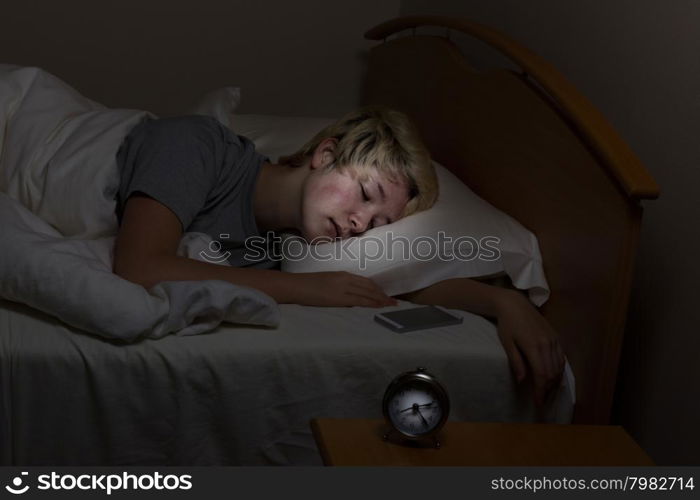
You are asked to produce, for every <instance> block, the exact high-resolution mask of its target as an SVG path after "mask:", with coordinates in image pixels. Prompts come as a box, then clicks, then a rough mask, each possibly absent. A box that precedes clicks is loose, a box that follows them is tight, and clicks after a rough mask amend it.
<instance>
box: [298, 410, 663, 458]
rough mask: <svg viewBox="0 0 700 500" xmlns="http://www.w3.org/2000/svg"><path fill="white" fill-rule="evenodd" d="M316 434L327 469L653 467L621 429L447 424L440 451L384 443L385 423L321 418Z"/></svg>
mask: <svg viewBox="0 0 700 500" xmlns="http://www.w3.org/2000/svg"><path fill="white" fill-rule="evenodd" d="M311 429H312V431H313V434H314V438H315V439H316V444H317V445H318V448H319V450H320V452H321V456H322V457H323V462H324V464H325V465H360V466H374V465H391V466H393V465H411V466H416V465H427V466H436V465H447V466H463V465H491V466H508V465H525V466H572V465H574V466H575V465H577V466H613V465H644V466H649V465H654V462H653V461H652V460H651V458H649V456H648V455H647V454H646V453H645V452H644V451H643V450H642V449H641V448H640V447H639V445H637V443H635V442H634V440H633V439H632V438H631V437H630V436H629V435H628V434H627V433H626V432H625V430H624V429H623V428H622V427H620V426H617V425H561V424H519V423H518V424H510V423H486V422H448V423H447V424H446V425H445V427H444V428H443V429H442V431H440V435H439V438H440V443H441V445H442V446H441V448H439V449H436V448H431V447H416V446H411V445H410V444H411V443H410V442H409V445H408V446H405V445H400V444H397V443H396V442H395V441H393V440H392V441H384V440H383V439H382V435H383V434H384V432H385V430H386V424H385V423H384V421H382V420H370V419H330V418H318V419H313V420H312V421H311Z"/></svg>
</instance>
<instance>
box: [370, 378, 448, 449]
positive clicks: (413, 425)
mask: <svg viewBox="0 0 700 500" xmlns="http://www.w3.org/2000/svg"><path fill="white" fill-rule="evenodd" d="M382 412H383V413H384V418H385V419H386V421H387V424H388V425H389V429H390V431H389V432H396V433H397V434H399V435H400V436H402V437H403V438H405V439H408V440H411V441H419V440H425V439H431V438H432V440H433V442H434V445H435V447H436V448H439V447H440V442H439V441H438V439H437V433H438V431H439V430H440V429H441V428H442V427H443V425H445V422H446V421H447V416H448V415H449V413H450V398H449V397H448V395H447V391H446V390H445V388H444V387H443V386H442V384H441V383H440V382H438V380H437V379H436V378H435V376H434V375H432V374H431V373H429V372H428V371H427V370H426V369H425V368H420V367H419V368H417V369H416V370H415V371H410V372H405V373H402V374H401V375H399V376H397V377H396V378H395V379H394V380H392V381H391V383H390V384H389V386H388V387H387V389H386V391H385V392H384V399H383V401H382ZM389 432H388V433H386V434H384V439H385V440H387V439H389Z"/></svg>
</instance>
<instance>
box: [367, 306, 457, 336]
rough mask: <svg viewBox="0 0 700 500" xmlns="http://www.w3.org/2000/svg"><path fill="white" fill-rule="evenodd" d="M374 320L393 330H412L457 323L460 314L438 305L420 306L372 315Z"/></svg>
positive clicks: (400, 331)
mask: <svg viewBox="0 0 700 500" xmlns="http://www.w3.org/2000/svg"><path fill="white" fill-rule="evenodd" d="M374 321H376V322H377V323H379V324H380V325H383V326H385V327H387V328H389V329H391V330H394V331H395V332H399V333H404V332H413V331H415V330H425V329H426V328H437V327H438V326H449V325H458V324H460V323H461V322H462V317H461V316H456V315H454V314H452V313H450V312H448V311H446V310H445V309H443V308H442V307H440V306H421V307H412V308H410V309H401V310H399V311H391V312H386V313H377V314H375V315H374Z"/></svg>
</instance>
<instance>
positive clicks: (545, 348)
mask: <svg viewBox="0 0 700 500" xmlns="http://www.w3.org/2000/svg"><path fill="white" fill-rule="evenodd" d="M560 353H561V348H560V347H559V343H558V342H557V340H556V339H547V340H542V341H539V342H538V343H537V344H536V346H535V347H534V348H531V350H530V352H529V353H528V361H529V362H530V365H531V368H532V374H533V391H534V398H535V404H537V406H543V405H544V404H545V402H546V401H547V400H549V399H550V397H551V396H553V395H554V394H556V392H557V390H558V388H559V384H560V382H561V376H562V373H563V364H562V362H561V359H562V358H561V356H560Z"/></svg>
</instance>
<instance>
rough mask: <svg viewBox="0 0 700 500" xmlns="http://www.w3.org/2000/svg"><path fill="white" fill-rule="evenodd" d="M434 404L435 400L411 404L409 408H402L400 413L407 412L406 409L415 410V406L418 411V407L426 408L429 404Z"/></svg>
mask: <svg viewBox="0 0 700 500" xmlns="http://www.w3.org/2000/svg"><path fill="white" fill-rule="evenodd" d="M433 404H435V401H431V402H430V403H425V404H422V405H417V404H413V405H411V406H409V407H408V408H404V409H403V410H400V411H399V413H403V412H405V411H409V410H413V408H416V411H417V409H418V408H426V407H428V406H432V405H433Z"/></svg>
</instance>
